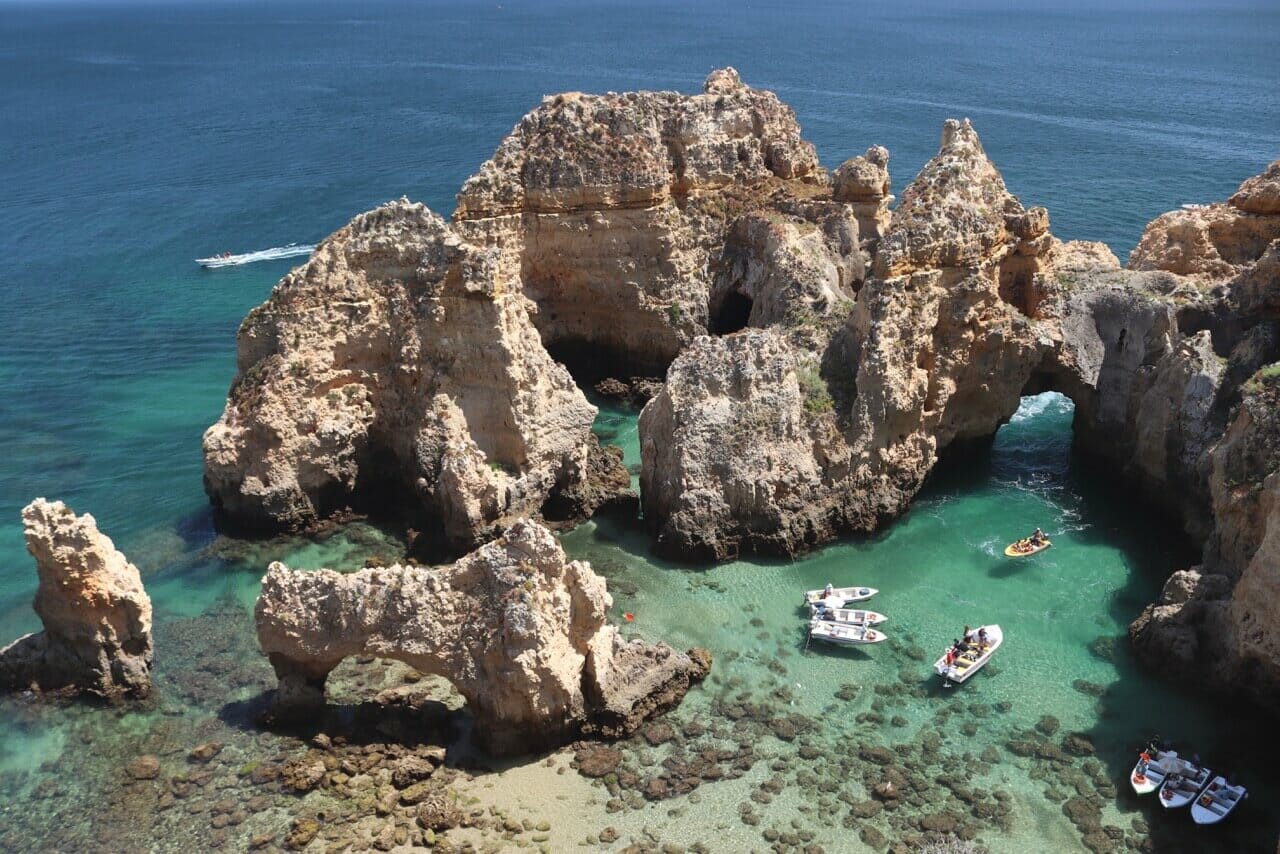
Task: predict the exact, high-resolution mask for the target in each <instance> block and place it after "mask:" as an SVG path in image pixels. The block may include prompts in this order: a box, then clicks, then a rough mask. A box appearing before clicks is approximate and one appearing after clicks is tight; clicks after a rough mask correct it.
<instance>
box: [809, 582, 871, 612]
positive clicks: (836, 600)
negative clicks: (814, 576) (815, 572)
mask: <svg viewBox="0 0 1280 854" xmlns="http://www.w3.org/2000/svg"><path fill="white" fill-rule="evenodd" d="M879 592H880V591H879V590H877V589H875V588H874V587H832V588H831V589H829V590H828V589H826V588H823V589H822V590H806V591H805V594H804V604H806V605H808V606H809V609H810V610H811V611H816V610H817V609H818V606H819V605H821V606H822V607H823V608H826V609H827V610H828V611H833V610H836V609H838V608H844V607H845V606H846V605H848V604H850V603H851V602H865V601H867V600H868V599H870V598H871V597H872V596H874V595H876V594H877V593H879Z"/></svg>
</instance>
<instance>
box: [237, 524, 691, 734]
mask: <svg viewBox="0 0 1280 854" xmlns="http://www.w3.org/2000/svg"><path fill="white" fill-rule="evenodd" d="M611 605H612V599H611V598H610V596H609V593H608V591H607V590H606V588H605V582H604V579H602V578H600V577H599V576H598V575H596V574H595V573H594V572H592V571H591V567H590V566H589V565H588V564H586V563H584V562H581V561H567V560H566V559H565V555H564V552H563V551H562V550H561V548H560V545H559V543H557V542H556V539H555V537H554V536H553V535H552V534H551V532H550V531H548V530H547V529H546V528H544V527H542V526H540V525H538V524H536V523H533V522H527V521H520V522H517V523H515V524H514V525H513V526H512V527H511V528H510V529H509V530H508V531H507V532H506V533H505V534H504V535H503V536H502V538H501V539H499V540H496V541H494V542H491V543H489V544H487V545H484V546H482V547H481V548H480V549H478V550H477V551H475V552H472V553H471V554H469V555H467V556H465V557H463V558H462V559H460V560H458V561H457V562H456V563H454V564H452V565H450V566H445V567H440V568H434V569H426V568H422V567H417V566H392V567H387V568H383V569H364V570H361V571H359V572H356V573H352V574H349V575H342V574H339V573H337V572H333V571H330V570H320V571H318V572H299V571H294V570H290V569H288V568H287V567H285V566H284V565H283V564H280V563H274V564H272V565H271V567H270V569H269V571H268V573H267V576H266V578H265V579H263V588H262V594H261V596H260V597H259V599H258V605H257V609H256V620H257V627H258V639H259V642H260V644H261V646H262V650H263V652H265V653H266V654H267V656H268V657H269V658H270V660H271V663H272V666H273V667H274V668H275V670H276V674H277V675H278V676H279V677H280V687H279V691H278V693H277V696H276V711H277V713H278V714H280V715H297V714H304V713H306V712H307V711H308V710H312V709H313V708H314V706H315V705H316V704H318V703H322V702H323V700H324V683H325V678H326V677H327V676H328V674H329V672H330V671H331V670H332V669H333V668H334V667H336V666H337V665H338V663H339V662H341V661H342V660H343V659H344V658H347V657H350V656H357V655H375V656H380V657H384V658H394V659H398V660H400V661H404V662H406V663H408V664H410V665H411V666H413V667H414V668H416V669H417V670H420V671H422V672H424V673H431V674H436V675H439V676H443V677H445V678H447V679H448V680H449V681H450V682H452V683H453V685H454V686H455V687H456V688H457V689H458V692H459V693H460V694H462V696H463V697H465V698H466V701H467V705H468V707H469V708H470V710H471V712H472V713H473V715H474V716H475V727H474V732H475V736H476V738H477V739H478V740H479V742H480V743H481V744H482V745H483V746H484V747H485V748H486V749H487V750H489V751H490V752H491V753H494V754H519V753H528V752H532V751H534V750H538V749H542V748H545V747H550V746H555V745H558V744H562V743H564V742H567V741H570V740H572V739H573V738H575V737H577V736H578V735H579V734H581V733H588V734H599V735H606V736H618V735H625V734H629V733H631V732H633V731H634V730H635V728H636V727H638V726H639V725H640V724H641V723H642V722H643V721H644V720H645V719H646V718H648V717H650V716H652V715H654V714H657V713H659V712H661V711H664V710H666V709H668V708H670V707H672V706H674V705H675V704H677V703H678V702H679V701H680V699H681V698H682V697H683V696H684V694H685V692H686V691H687V690H688V689H689V686H690V685H691V684H693V683H695V682H697V681H700V680H701V679H702V678H703V677H704V676H705V675H706V673H707V671H708V669H709V667H710V657H709V654H708V653H706V652H705V651H701V650H694V651H691V652H690V653H687V654H686V653H680V652H676V651H675V650H672V649H671V648H670V647H667V646H665V645H663V644H657V645H655V644H648V643H645V642H643V641H639V640H633V641H631V642H626V641H623V640H622V638H621V637H620V636H619V634H618V631H617V629H616V628H615V627H614V626H611V625H609V624H608V623H607V621H606V616H607V612H608V609H609V607H610V606H611Z"/></svg>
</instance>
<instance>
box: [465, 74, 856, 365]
mask: <svg viewBox="0 0 1280 854" xmlns="http://www.w3.org/2000/svg"><path fill="white" fill-rule="evenodd" d="M826 183H827V176H826V172H825V171H824V170H823V169H822V168H821V166H819V164H818V158H817V155H816V153H815V151H814V148H813V146H812V145H811V144H809V143H808V142H806V141H804V140H803V139H802V138H801V136H800V127H799V125H798V124H797V122H796V118H795V114H794V113H793V112H792V111H791V109H790V108H789V107H787V106H786V105H785V104H783V103H782V102H781V101H779V100H778V98H777V96H775V95H774V94H773V93H772V92H766V91H762V90H758V89H752V88H751V87H749V86H747V85H745V84H744V83H743V82H742V80H741V78H740V77H739V76H738V73H737V72H736V71H734V70H733V69H731V68H726V69H721V70H718V71H715V72H712V74H711V75H710V76H709V77H708V78H707V81H706V84H705V85H704V87H703V92H702V93H701V94H698V95H681V94H678V93H674V92H627V93H622V94H617V93H609V94H606V95H586V94H582V93H577V92H573V93H566V94H561V95H555V96H551V97H548V98H547V99H545V100H544V101H543V103H542V105H541V106H540V107H538V108H537V109H535V110H534V111H533V112H531V113H529V114H528V115H527V116H525V117H524V118H523V119H521V120H520V123H519V124H518V125H516V127H515V128H514V130H512V132H511V133H510V134H509V135H508V136H507V137H506V139H504V140H503V142H502V145H501V147H500V148H499V149H498V151H497V152H496V153H495V154H494V156H493V158H492V159H490V160H489V161H488V162H486V163H485V164H484V165H483V166H482V167H481V169H480V171H479V172H478V173H477V174H476V175H475V176H473V177H472V178H470V179H469V180H468V181H467V182H466V183H465V184H464V185H463V187H462V190H461V192H460V193H459V194H458V207H457V210H456V212H455V213H454V221H455V224H456V227H457V228H458V230H459V231H460V232H461V233H462V234H464V235H465V236H466V237H467V239H469V240H471V241H472V242H474V243H477V244H483V245H486V246H489V247H492V248H493V249H494V250H495V251H496V252H498V253H499V254H500V255H501V256H502V257H503V258H504V259H505V262H506V263H508V264H509V265H510V266H512V267H513V268H515V269H518V270H519V275H520V276H521V277H522V279H523V282H524V288H525V293H526V294H527V295H528V297H529V298H530V299H531V300H532V301H533V302H534V304H535V305H536V307H537V311H536V313H535V314H534V322H535V323H536V325H537V327H538V330H539V332H541V334H542V337H543V340H544V341H545V342H546V343H547V345H548V347H549V348H550V349H551V351H552V352H553V353H554V354H556V355H557V357H558V358H561V359H562V360H563V361H566V362H567V363H568V364H570V366H571V367H572V368H573V369H574V370H575V371H578V372H579V373H581V374H584V375H587V376H588V378H590V379H593V380H594V379H597V378H600V377H603V376H633V375H642V376H660V375H661V374H662V373H663V372H664V371H665V369H666V367H667V365H668V364H669V363H670V362H671V360H672V359H674V358H675V357H676V355H677V354H678V353H679V352H680V351H681V349H683V348H684V347H685V346H686V345H687V344H688V343H689V342H690V341H692V340H693V338H694V337H696V336H697V335H698V334H700V333H705V332H706V331H707V330H709V329H711V330H713V331H721V330H719V329H717V327H721V326H724V325H725V323H726V320H728V321H732V324H733V325H735V327H736V328H740V327H741V326H742V325H745V324H746V322H747V321H746V319H745V318H738V317H737V316H736V315H735V314H734V312H733V311H732V308H733V307H732V306H731V307H730V308H731V310H730V313H729V317H728V318H725V317H723V316H722V309H723V308H724V302H723V299H722V298H721V295H720V294H718V293H716V292H715V291H716V286H715V283H714V282H715V279H716V268H717V266H718V265H719V263H720V254H721V251H722V249H723V248H724V246H725V243H726V235H727V234H728V233H729V232H730V231H731V230H732V229H733V228H734V225H735V223H736V222H737V221H738V220H739V219H740V218H741V216H742V215H743V214H745V213H750V212H752V211H772V216H773V217H775V218H780V217H782V216H784V215H785V214H781V213H779V207H780V206H783V207H784V206H787V205H791V204H794V203H795V202H797V201H803V200H804V199H807V198H808V197H810V196H812V195H815V194H817V195H822V196H825V197H826V198H827V199H828V200H829V199H830V190H829V188H828V187H827V186H826ZM841 208H843V206H841ZM856 276H857V279H858V280H861V271H858V273H857V274H856ZM623 318H625V321H624V320H623ZM753 322H755V323H757V324H758V319H757V320H756V321H753Z"/></svg>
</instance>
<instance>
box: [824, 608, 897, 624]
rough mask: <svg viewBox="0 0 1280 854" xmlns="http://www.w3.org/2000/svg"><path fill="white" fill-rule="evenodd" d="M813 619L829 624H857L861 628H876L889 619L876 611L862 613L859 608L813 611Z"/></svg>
mask: <svg viewBox="0 0 1280 854" xmlns="http://www.w3.org/2000/svg"><path fill="white" fill-rule="evenodd" d="M813 619H815V620H822V621H824V622H829V623H857V624H859V625H863V626H878V625H880V624H881V623H883V622H884V621H885V620H887V619H889V618H888V617H886V616H885V615H884V614H880V613H877V612H876V611H864V610H862V609H861V608H857V609H855V608H831V609H827V608H820V609H817V610H815V611H814V614H813Z"/></svg>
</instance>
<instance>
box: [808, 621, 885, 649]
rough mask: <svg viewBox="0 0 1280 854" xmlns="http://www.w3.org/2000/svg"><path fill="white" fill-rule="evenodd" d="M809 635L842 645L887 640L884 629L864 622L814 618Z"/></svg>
mask: <svg viewBox="0 0 1280 854" xmlns="http://www.w3.org/2000/svg"><path fill="white" fill-rule="evenodd" d="M809 637H810V638H811V639H812V638H817V639H818V640H823V641H826V642H827V643H834V644H838V645H840V646H864V645H866V644H872V643H880V642H881V641H883V640H885V639H886V638H885V634H884V632H882V631H879V630H877V629H873V628H871V627H870V626H868V625H866V624H863V623H832V622H827V621H825V620H814V621H813V622H812V623H810V624H809Z"/></svg>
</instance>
